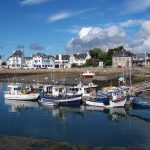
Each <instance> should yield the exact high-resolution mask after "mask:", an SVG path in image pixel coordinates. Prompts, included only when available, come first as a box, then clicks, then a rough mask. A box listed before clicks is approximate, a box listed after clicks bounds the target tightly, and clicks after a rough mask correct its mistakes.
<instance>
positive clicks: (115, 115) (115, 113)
mask: <svg viewBox="0 0 150 150" xmlns="http://www.w3.org/2000/svg"><path fill="white" fill-rule="evenodd" d="M107 110H108V111H109V118H110V119H111V120H112V121H119V120H120V119H121V118H122V117H124V116H126V114H127V113H126V110H125V109H124V108H109V109H107Z"/></svg>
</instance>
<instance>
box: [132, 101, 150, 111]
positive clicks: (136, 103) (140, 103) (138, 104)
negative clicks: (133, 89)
mask: <svg viewBox="0 0 150 150" xmlns="http://www.w3.org/2000/svg"><path fill="white" fill-rule="evenodd" d="M132 103H133V106H134V107H137V108H141V109H149V108H150V102H144V101H142V100H138V99H133V101H132Z"/></svg>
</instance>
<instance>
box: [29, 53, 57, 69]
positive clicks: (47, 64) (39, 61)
mask: <svg viewBox="0 0 150 150" xmlns="http://www.w3.org/2000/svg"><path fill="white" fill-rule="evenodd" d="M54 60H55V58H54V56H52V55H46V54H44V53H37V54H35V55H33V56H32V61H33V67H34V68H37V69H40V68H42V69H50V68H54Z"/></svg>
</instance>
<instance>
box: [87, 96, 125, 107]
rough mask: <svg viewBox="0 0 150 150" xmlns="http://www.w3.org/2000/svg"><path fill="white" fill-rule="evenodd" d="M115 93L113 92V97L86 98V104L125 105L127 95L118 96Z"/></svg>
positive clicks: (101, 105) (100, 105)
mask: <svg viewBox="0 0 150 150" xmlns="http://www.w3.org/2000/svg"><path fill="white" fill-rule="evenodd" d="M114 94H115V93H112V98H109V97H105V98H104V97H103V98H95V99H94V100H86V105H91V106H98V107H106V108H111V107H124V106H125V103H126V97H124V96H118V95H117V96H116V95H114Z"/></svg>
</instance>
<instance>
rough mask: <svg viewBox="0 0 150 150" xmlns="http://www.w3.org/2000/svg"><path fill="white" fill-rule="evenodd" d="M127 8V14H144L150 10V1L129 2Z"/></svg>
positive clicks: (133, 0)
mask: <svg viewBox="0 0 150 150" xmlns="http://www.w3.org/2000/svg"><path fill="white" fill-rule="evenodd" d="M125 7H126V10H125V13H139V12H143V11H145V10H146V9H149V8H150V0H128V1H126V6H125Z"/></svg>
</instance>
